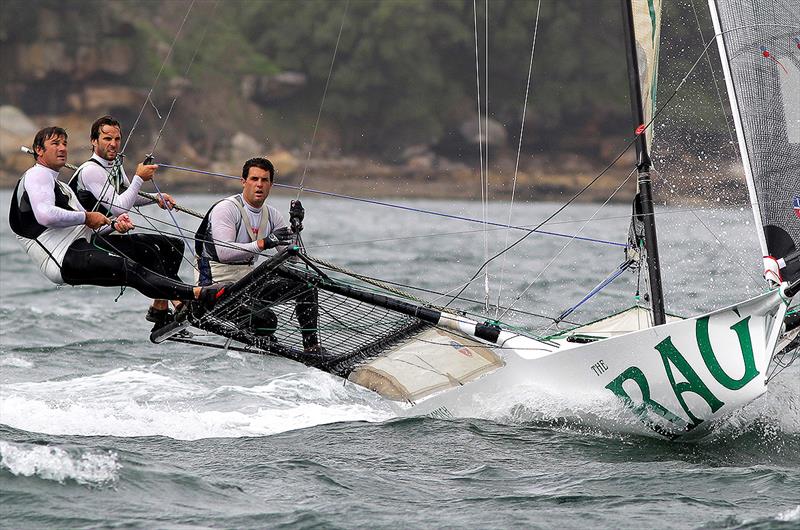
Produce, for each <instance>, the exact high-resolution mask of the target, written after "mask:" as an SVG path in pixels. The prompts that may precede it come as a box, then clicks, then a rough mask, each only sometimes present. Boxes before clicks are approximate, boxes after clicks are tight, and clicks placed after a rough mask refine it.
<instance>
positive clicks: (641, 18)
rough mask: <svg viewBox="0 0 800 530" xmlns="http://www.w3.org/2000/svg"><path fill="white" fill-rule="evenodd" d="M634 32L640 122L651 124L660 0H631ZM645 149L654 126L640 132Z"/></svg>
mask: <svg viewBox="0 0 800 530" xmlns="http://www.w3.org/2000/svg"><path fill="white" fill-rule="evenodd" d="M631 12H632V14H633V33H634V38H635V40H636V58H637V63H638V67H639V86H640V90H641V94H642V114H643V118H644V119H643V121H642V124H643V125H648V124H650V121H651V120H652V119H653V112H654V109H655V108H656V85H657V78H658V48H659V42H660V39H661V0H632V1H631ZM643 134H644V137H645V141H646V142H647V151H648V152H650V148H651V147H652V145H653V127H652V126H650V127H647V129H646V131H645V132H644V133H643Z"/></svg>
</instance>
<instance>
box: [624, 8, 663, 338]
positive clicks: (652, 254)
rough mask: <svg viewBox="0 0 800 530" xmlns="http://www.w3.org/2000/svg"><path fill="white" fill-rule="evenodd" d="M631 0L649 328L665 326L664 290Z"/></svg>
mask: <svg viewBox="0 0 800 530" xmlns="http://www.w3.org/2000/svg"><path fill="white" fill-rule="evenodd" d="M632 3H633V2H632V0H622V20H623V26H624V29H625V48H626V50H627V54H626V56H627V59H628V84H629V88H630V94H631V111H632V113H633V119H634V121H635V124H634V125H635V127H636V133H637V135H638V137H637V139H636V160H637V162H636V169H637V171H638V189H639V191H638V193H637V195H636V197H637V200H638V201H639V211H640V212H641V214H642V221H643V223H644V236H645V242H644V244H645V249H646V250H647V270H648V273H649V277H650V303H651V307H652V310H653V325H656V326H659V325H661V324H664V323H666V321H667V319H666V313H665V311H664V290H663V287H662V283H661V264H660V262H659V258H658V239H657V237H656V221H655V213H654V211H653V192H652V185H651V177H650V168H651V165H652V164H651V162H650V154H649V153H648V150H647V136H646V135H647V133H648V131H647V126H648V125H649V124H648V123H646V121H645V117H644V110H643V108H644V107H643V102H642V89H641V85H640V81H639V59H638V55H637V52H636V35H635V31H636V30H635V28H634V24H633V5H632Z"/></svg>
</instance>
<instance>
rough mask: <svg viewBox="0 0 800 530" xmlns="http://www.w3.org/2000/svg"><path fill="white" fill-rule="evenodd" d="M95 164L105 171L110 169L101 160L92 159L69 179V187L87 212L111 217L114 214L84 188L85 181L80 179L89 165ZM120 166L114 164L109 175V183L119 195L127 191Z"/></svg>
mask: <svg viewBox="0 0 800 530" xmlns="http://www.w3.org/2000/svg"><path fill="white" fill-rule="evenodd" d="M91 162H94V163H95V164H97V165H98V166H100V167H101V168H103V171H108V168H107V167H106V166H104V165H103V164H102V163H100V161H99V160H97V159H96V158H90V159H89V160H87V161H86V162H84V163H83V164H81V167H79V168H78V169H77V170H76V171H75V173H73V175H72V178H71V179H69V187H70V188H72V191H74V192H75V196H76V197H78V202H80V203H81V206H83V207H84V208H85V209H86V211H87V212H92V211H98V212H100V213H102V214H103V215H105V216H106V217H111V216H112V213H111V210H109V209H108V208H106V207H105V206H103V204H102V203H101V202H100V200H99V199H98V198H97V197H95V196H94V194H93V193H92V192H91V191H89V190H87V189H86V188H84V187H83V180H82V179H81V178H80V173H81V171H83V170H84V169H85V168H86V167H87V166H88V164H90V163H91ZM119 168H120V166H119V165H117V164H114V165H112V166H111V171H110V172H109V173H108V181H109V183H110V184H111V186H113V188H114V191H116V192H117V194H120V193H123V192H124V191H125V189H126V187H125V185H124V184H123V182H122V172H121V171H120V169H119Z"/></svg>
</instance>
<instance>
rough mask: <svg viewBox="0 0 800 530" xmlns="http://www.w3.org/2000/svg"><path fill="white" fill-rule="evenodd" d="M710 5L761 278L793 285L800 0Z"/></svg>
mask: <svg viewBox="0 0 800 530" xmlns="http://www.w3.org/2000/svg"><path fill="white" fill-rule="evenodd" d="M709 6H710V8H711V15H712V18H713V19H714V29H715V31H716V34H717V44H718V46H719V50H720V57H721V59H722V66H723V70H724V72H725V79H726V83H727V87H728V97H729V98H730V102H731V109H732V112H733V118H734V121H735V123H736V129H737V131H736V132H737V136H738V141H739V149H740V151H741V155H742V162H743V164H744V170H745V175H746V177H747V184H748V188H749V191H750V199H751V202H752V204H753V211H754V214H755V218H756V223H757V226H758V227H759V232H758V236H759V241H760V243H761V249H762V252H763V253H764V258H765V269H766V272H765V274H767V277H768V279H772V280H775V281H779V280H780V279H782V280H784V281H790V282H791V281H795V280H797V279H798V278H800V185H798V182H800V0H749V1H747V2H742V1H740V0H739V1H732V0H709ZM770 271H772V272H771V273H770Z"/></svg>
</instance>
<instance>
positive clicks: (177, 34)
mask: <svg viewBox="0 0 800 530" xmlns="http://www.w3.org/2000/svg"><path fill="white" fill-rule="evenodd" d="M194 2H195V0H192V1H191V3H190V4H189V8H188V9H187V10H186V14H185V15H184V16H183V20H182V21H181V25H180V27H178V31H177V32H176V33H175V38H174V39H172V44H170V46H169V50H168V51H167V55H166V57H164V60H163V61H162V62H161V67H160V68H159V69H158V73H157V74H156V78H155V79H154V80H153V84H152V85H151V86H150V91H149V92H147V96H145V99H144V102H143V103H142V107H141V108H140V109H139V114H138V115H137V116H136V120H135V121H134V122H133V127H131V131H130V132H129V133H128V139H127V140H125V143H124V144H123V145H122V151H120V153H124V152H125V148H126V147H128V142H130V140H131V138H133V131H135V130H136V127H137V126H138V125H139V120H140V119H141V117H142V113H143V112H144V109H145V107H146V106H147V103H148V102H150V104H151V105H153V108H155V104H154V103H153V100H152V99H151V96H152V95H153V90H155V88H156V84H157V83H158V80H159V79H160V78H161V73H162V72H163V71H164V66H166V64H167V61H168V60H169V58H170V56H171V55H172V50H173V49H174V48H175V43H176V42H178V37H180V35H181V31H182V30H183V26H184V24H186V20H187V19H188V18H189V13H190V12H191V11H192V7H194ZM192 59H193V60H194V58H192ZM156 113H158V109H156ZM160 117H161V116H159V118H160Z"/></svg>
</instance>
